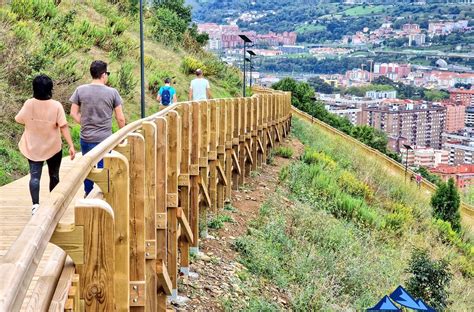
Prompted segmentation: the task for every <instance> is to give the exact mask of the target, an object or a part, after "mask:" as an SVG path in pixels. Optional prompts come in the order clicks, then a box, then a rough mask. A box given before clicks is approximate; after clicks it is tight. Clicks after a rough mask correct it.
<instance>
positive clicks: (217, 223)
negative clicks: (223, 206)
mask: <svg viewBox="0 0 474 312" xmlns="http://www.w3.org/2000/svg"><path fill="white" fill-rule="evenodd" d="M225 222H230V223H233V222H234V219H232V217H230V216H227V215H218V216H216V217H215V218H212V219H210V220H209V221H208V222H207V226H208V227H209V228H210V229H215V230H218V229H221V228H222V227H224V223H225Z"/></svg>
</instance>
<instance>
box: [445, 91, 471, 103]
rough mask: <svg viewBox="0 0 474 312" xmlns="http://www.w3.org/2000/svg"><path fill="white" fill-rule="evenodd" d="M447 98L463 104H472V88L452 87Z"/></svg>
mask: <svg viewBox="0 0 474 312" xmlns="http://www.w3.org/2000/svg"><path fill="white" fill-rule="evenodd" d="M449 100H450V101H451V102H453V103H459V104H461V105H464V106H469V105H474V90H465V89H453V90H450V91H449Z"/></svg>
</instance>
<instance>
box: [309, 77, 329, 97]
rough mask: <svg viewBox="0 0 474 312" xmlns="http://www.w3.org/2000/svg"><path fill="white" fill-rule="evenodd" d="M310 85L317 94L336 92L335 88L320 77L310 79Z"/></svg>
mask: <svg viewBox="0 0 474 312" xmlns="http://www.w3.org/2000/svg"><path fill="white" fill-rule="evenodd" d="M308 83H309V85H310V86H311V87H313V89H314V90H315V91H316V92H320V93H326V94H330V93H333V92H334V87H333V86H331V85H330V84H329V83H327V82H325V81H324V80H323V79H321V78H319V77H312V78H310V79H308Z"/></svg>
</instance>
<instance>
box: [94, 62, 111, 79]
mask: <svg viewBox="0 0 474 312" xmlns="http://www.w3.org/2000/svg"><path fill="white" fill-rule="evenodd" d="M90 71H91V76H92V79H100V76H102V74H104V73H106V72H107V63H106V62H104V61H94V62H92V64H91V68H90Z"/></svg>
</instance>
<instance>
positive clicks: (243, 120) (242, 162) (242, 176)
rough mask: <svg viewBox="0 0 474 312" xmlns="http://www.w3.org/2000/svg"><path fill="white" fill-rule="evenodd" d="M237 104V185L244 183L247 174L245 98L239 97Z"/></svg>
mask: <svg viewBox="0 0 474 312" xmlns="http://www.w3.org/2000/svg"><path fill="white" fill-rule="evenodd" d="M239 106H240V108H241V110H240V116H239V119H240V129H239V130H240V131H239V165H240V170H241V171H242V174H240V175H239V185H243V184H244V183H245V177H246V176H247V170H246V164H245V160H246V154H247V152H246V150H245V131H246V129H247V105H246V99H245V98H240V99H239Z"/></svg>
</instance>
